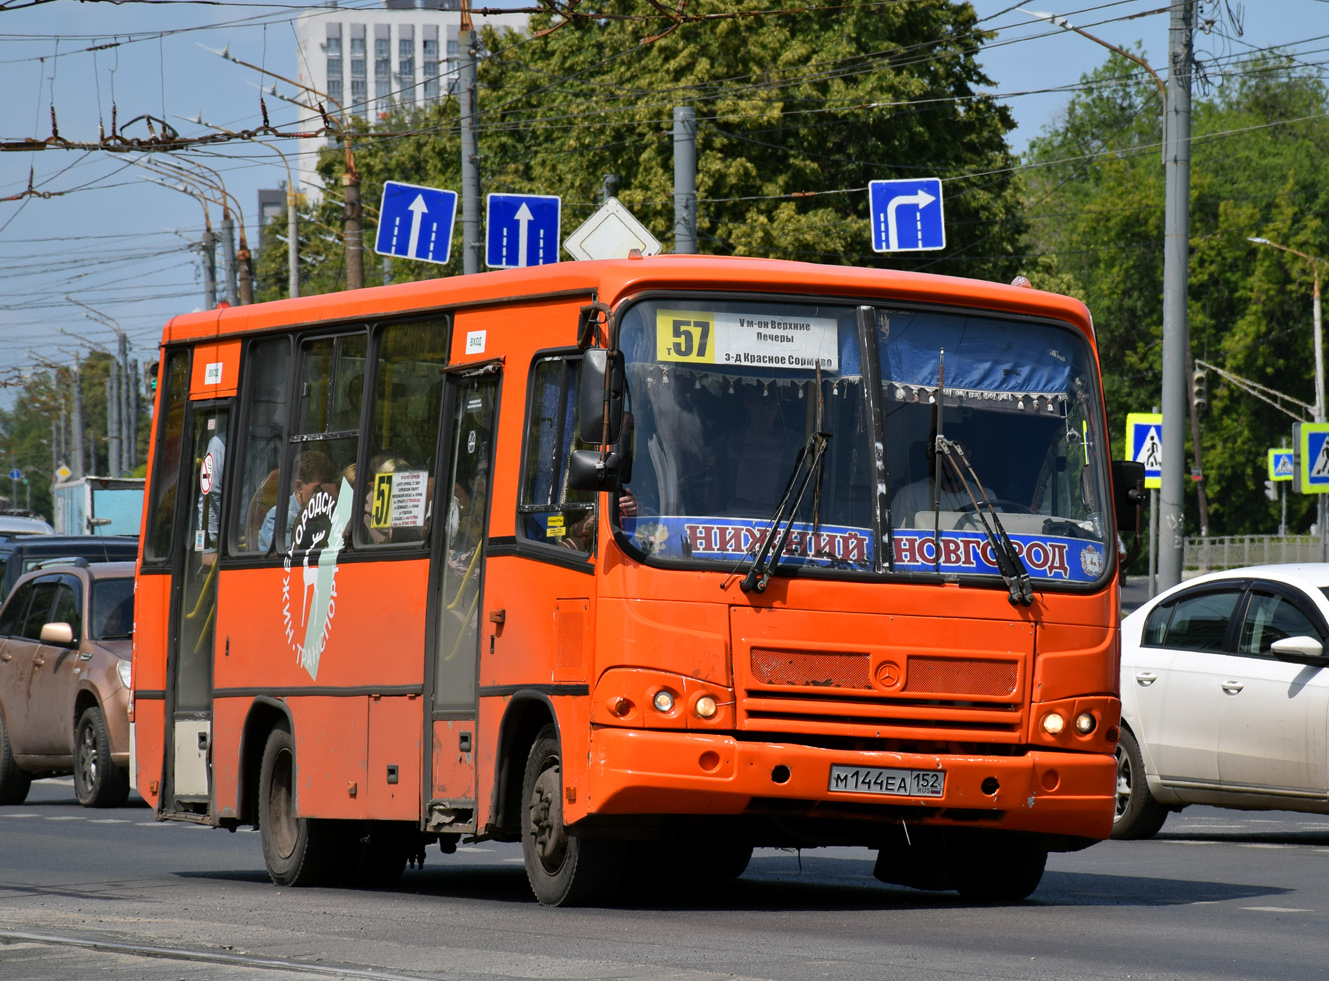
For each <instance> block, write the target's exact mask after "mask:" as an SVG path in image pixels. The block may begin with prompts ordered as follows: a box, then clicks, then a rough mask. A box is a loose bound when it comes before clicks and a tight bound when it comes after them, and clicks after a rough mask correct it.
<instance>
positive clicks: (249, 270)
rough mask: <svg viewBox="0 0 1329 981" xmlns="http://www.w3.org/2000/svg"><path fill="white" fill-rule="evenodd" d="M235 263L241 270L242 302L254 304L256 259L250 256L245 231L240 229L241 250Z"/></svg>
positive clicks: (236, 256) (236, 255)
mask: <svg viewBox="0 0 1329 981" xmlns="http://www.w3.org/2000/svg"><path fill="white" fill-rule="evenodd" d="M235 263H236V266H237V268H238V270H239V279H240V284H239V293H240V302H241V303H243V304H246V305H247V304H250V303H253V302H254V257H253V255H251V254H250V251H249V244H248V243H247V242H246V241H245V230H244V229H243V228H241V229H240V248H239V250H238V251H237V252H236V253H235Z"/></svg>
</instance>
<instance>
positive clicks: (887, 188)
mask: <svg viewBox="0 0 1329 981" xmlns="http://www.w3.org/2000/svg"><path fill="white" fill-rule="evenodd" d="M868 205H869V208H868V210H869V212H870V215H871V218H872V248H873V250H875V251H877V252H928V251H931V250H933V249H944V248H946V222H945V221H944V220H943V218H942V211H941V180H940V178H937V177H923V178H919V179H916V180H907V181H870V182H869V183H868Z"/></svg>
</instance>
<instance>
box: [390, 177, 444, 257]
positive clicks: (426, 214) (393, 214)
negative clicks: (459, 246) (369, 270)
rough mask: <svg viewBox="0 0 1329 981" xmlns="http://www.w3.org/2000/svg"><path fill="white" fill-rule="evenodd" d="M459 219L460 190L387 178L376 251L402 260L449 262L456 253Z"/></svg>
mask: <svg viewBox="0 0 1329 981" xmlns="http://www.w3.org/2000/svg"><path fill="white" fill-rule="evenodd" d="M456 218H457V192H456V191H442V190H439V189H438V188H436V187H420V186H418V185H416V184H400V183H398V182H397V181H385V182H384V183H383V203H382V205H380V207H379V209H378V239H377V240H376V241H375V242H374V251H375V252H377V253H378V254H379V255H390V256H396V257H397V258H399V259H420V260H422V261H424V262H437V263H445V262H447V261H448V256H449V255H451V254H452V226H453V223H454V222H455V220H456Z"/></svg>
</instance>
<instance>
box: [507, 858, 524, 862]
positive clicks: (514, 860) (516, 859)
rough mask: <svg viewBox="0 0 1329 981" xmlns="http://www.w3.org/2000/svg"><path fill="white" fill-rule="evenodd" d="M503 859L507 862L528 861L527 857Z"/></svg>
mask: <svg viewBox="0 0 1329 981" xmlns="http://www.w3.org/2000/svg"><path fill="white" fill-rule="evenodd" d="M503 861H505V862H524V861H526V859H524V858H505V859H503Z"/></svg>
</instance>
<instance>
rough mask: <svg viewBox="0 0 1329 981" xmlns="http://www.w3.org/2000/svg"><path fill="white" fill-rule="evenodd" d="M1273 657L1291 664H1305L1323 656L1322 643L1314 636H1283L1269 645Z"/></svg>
mask: <svg viewBox="0 0 1329 981" xmlns="http://www.w3.org/2000/svg"><path fill="white" fill-rule="evenodd" d="M1269 649H1270V650H1272V651H1273V652H1274V657H1276V658H1278V659H1279V660H1280V661H1290V662H1292V663H1293V664H1305V663H1307V662H1308V661H1318V660H1320V659H1321V658H1323V657H1324V645H1323V644H1321V643H1320V642H1319V641H1318V640H1316V639H1315V638H1314V637H1284V638H1283V639H1282V640H1276V641H1274V642H1273V643H1272V644H1270V645H1269Z"/></svg>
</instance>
